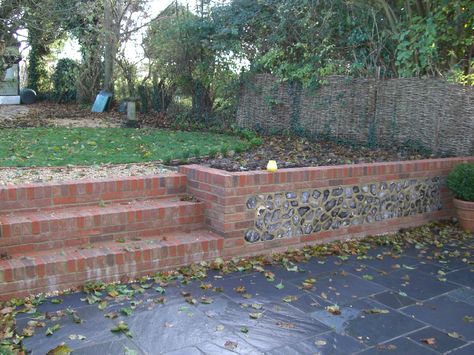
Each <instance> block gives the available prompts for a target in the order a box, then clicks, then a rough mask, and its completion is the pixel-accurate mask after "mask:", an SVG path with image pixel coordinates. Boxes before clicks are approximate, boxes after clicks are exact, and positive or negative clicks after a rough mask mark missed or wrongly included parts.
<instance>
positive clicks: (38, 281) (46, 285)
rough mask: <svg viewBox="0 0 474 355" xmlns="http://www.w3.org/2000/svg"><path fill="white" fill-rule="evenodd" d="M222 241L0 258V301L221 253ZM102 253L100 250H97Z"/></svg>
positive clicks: (149, 271) (132, 275) (131, 275)
mask: <svg viewBox="0 0 474 355" xmlns="http://www.w3.org/2000/svg"><path fill="white" fill-rule="evenodd" d="M223 244H224V240H223V239H222V238H220V237H212V238H207V239H206V240H197V241H194V242H193V241H188V242H185V241H183V242H181V244H178V242H177V241H175V242H163V243H162V244H159V245H154V246H150V247H149V248H145V249H141V250H136V251H127V252H126V251H123V250H120V249H119V248H113V249H110V250H109V249H107V250H106V251H103V250H102V249H99V250H93V249H92V250H81V251H78V252H72V253H71V252H69V253H67V254H65V255H47V256H36V257H34V258H31V259H28V258H24V259H15V260H10V261H6V260H2V261H0V283H1V284H2V287H1V288H0V300H6V299H9V298H11V297H13V296H15V297H21V296H26V295H29V294H34V293H39V292H48V291H54V290H58V289H66V288H70V287H74V286H81V285H83V284H84V283H85V282H87V281H92V280H101V281H104V282H113V281H120V280H121V279H122V278H123V277H126V278H135V277H140V276H144V275H149V274H153V273H154V272H157V271H160V270H167V269H172V268H176V267H179V266H184V265H189V264H190V263H194V262H200V261H202V260H213V259H215V258H217V257H219V256H221V255H222V249H223ZM101 252H102V253H101Z"/></svg>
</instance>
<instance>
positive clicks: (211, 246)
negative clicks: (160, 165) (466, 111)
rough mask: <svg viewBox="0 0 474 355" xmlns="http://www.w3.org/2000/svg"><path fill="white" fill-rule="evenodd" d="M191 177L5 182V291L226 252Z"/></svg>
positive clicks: (1, 197) (63, 284)
mask: <svg viewBox="0 0 474 355" xmlns="http://www.w3.org/2000/svg"><path fill="white" fill-rule="evenodd" d="M186 183H187V178H186V176H185V175H183V174H179V173H172V174H169V175H163V176H150V177H127V178H116V179H108V180H101V181H92V180H91V181H85V180H79V181H75V182H70V183H57V184H54V183H48V184H29V185H21V186H8V187H2V188H0V299H8V298H10V297H12V296H15V297H18V296H27V295H29V294H35V293H39V292H47V291H53V290H61V289H66V288H69V287H72V286H80V285H82V284H84V283H85V282H87V281H89V280H101V281H105V282H112V281H118V280H121V279H124V278H133V277H139V276H143V275H146V274H151V273H153V272H156V271H157V270H164V269H167V268H168V269H169V268H174V267H178V266H181V265H187V264H190V263H192V262H199V261H201V260H210V259H214V258H216V257H218V256H220V255H221V252H222V248H223V245H224V239H223V238H222V237H221V236H218V235H216V234H214V233H212V232H210V231H209V230H206V229H205V224H204V204H203V203H201V202H196V201H193V200H192V199H190V198H189V197H188V196H187V195H186Z"/></svg>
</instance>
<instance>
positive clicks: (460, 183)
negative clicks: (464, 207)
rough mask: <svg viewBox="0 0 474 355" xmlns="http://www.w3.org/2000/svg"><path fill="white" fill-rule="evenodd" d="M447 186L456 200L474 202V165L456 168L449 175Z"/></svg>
mask: <svg viewBox="0 0 474 355" xmlns="http://www.w3.org/2000/svg"><path fill="white" fill-rule="evenodd" d="M447 184H448V188H449V189H450V190H451V191H452V192H453V193H454V196H455V197H456V198H457V199H460V200H464V201H470V202H474V164H473V163H464V164H459V165H458V166H456V167H455V168H454V169H453V171H451V173H450V174H449V176H448V181H447Z"/></svg>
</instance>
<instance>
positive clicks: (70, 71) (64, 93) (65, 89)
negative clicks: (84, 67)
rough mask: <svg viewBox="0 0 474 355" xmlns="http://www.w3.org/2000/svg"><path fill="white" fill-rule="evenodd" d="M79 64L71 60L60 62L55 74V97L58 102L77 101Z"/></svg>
mask: <svg viewBox="0 0 474 355" xmlns="http://www.w3.org/2000/svg"><path fill="white" fill-rule="evenodd" d="M78 71H79V64H78V63H77V62H76V61H75V60H73V59H69V58H63V59H60V60H59V61H58V63H57V64H56V68H55V70H54V73H53V77H52V79H53V86H54V97H55V99H56V101H58V102H73V101H75V100H76V82H77V77H78Z"/></svg>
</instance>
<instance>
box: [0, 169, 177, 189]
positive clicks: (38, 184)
mask: <svg viewBox="0 0 474 355" xmlns="http://www.w3.org/2000/svg"><path fill="white" fill-rule="evenodd" d="M1 168H2V167H0V169H1ZM62 168H65V167H62ZM173 176H182V174H180V173H179V172H178V171H169V172H165V173H161V174H154V175H153V174H151V175H150V174H147V175H137V176H119V177H114V176H109V177H101V178H96V179H68V180H63V181H47V182H30V183H22V184H5V185H0V190H2V189H12V188H14V189H22V188H27V187H30V188H31V187H54V186H61V185H70V184H91V183H103V182H109V181H135V180H146V179H156V178H160V177H173Z"/></svg>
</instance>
